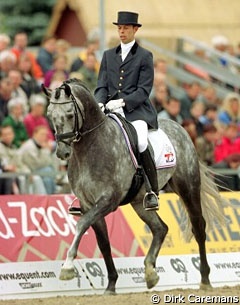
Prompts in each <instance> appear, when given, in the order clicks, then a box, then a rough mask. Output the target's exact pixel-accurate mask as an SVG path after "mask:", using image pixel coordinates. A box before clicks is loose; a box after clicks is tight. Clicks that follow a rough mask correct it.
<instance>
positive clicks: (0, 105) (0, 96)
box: [0, 77, 13, 124]
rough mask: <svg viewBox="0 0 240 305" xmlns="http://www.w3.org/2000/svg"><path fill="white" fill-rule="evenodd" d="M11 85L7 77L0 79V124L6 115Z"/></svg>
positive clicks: (11, 89)
mask: <svg viewBox="0 0 240 305" xmlns="http://www.w3.org/2000/svg"><path fill="white" fill-rule="evenodd" d="M12 92H13V85H12V82H11V80H10V79H9V78H8V77H4V78H3V79H0V124H1V123H2V121H3V119H4V118H5V117H6V116H7V115H8V107H7V105H8V101H9V100H10V99H11V95H12Z"/></svg>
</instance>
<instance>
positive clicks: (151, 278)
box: [145, 270, 159, 289]
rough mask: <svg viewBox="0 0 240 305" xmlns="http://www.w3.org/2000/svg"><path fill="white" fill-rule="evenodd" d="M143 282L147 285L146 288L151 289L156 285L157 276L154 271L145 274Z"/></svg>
mask: <svg viewBox="0 0 240 305" xmlns="http://www.w3.org/2000/svg"><path fill="white" fill-rule="evenodd" d="M145 280H146V283H147V288H148V289H151V288H153V287H154V286H156V285H157V283H158V281H159V276H158V275H157V273H156V271H154V270H152V271H151V272H148V273H146V275H145Z"/></svg>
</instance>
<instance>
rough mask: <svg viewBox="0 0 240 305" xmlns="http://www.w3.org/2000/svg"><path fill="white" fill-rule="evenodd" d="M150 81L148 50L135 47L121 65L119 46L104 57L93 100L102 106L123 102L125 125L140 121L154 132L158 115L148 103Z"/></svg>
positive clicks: (151, 62) (151, 76) (150, 69)
mask: <svg viewBox="0 0 240 305" xmlns="http://www.w3.org/2000/svg"><path fill="white" fill-rule="evenodd" d="M153 77H154V70H153V56H152V53H151V52H149V51H148V50H146V49H144V48H142V47H141V46H139V45H138V44H137V43H135V44H134V45H133V47H132V48H131V50H130V52H129V53H128V55H127V57H126V58H125V60H124V61H122V58H121V46H118V47H116V48H112V49H109V50H107V51H105V52H104V54H103V58H102V62H101V66H100V71H99V76H98V84H97V88H96V90H95V98H96V100H97V102H99V103H103V104H106V103H107V101H109V100H110V99H119V98H123V100H124V102H125V106H124V107H123V109H124V114H125V116H126V119H127V120H128V121H130V122H132V121H135V120H143V121H145V122H147V124H148V127H149V128H151V129H157V127H158V123H157V113H156V111H155V109H154V107H153V106H152V104H151V102H150V100H149V95H150V92H151V89H152V86H153Z"/></svg>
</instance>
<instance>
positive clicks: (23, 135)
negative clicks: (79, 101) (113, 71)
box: [0, 32, 240, 194]
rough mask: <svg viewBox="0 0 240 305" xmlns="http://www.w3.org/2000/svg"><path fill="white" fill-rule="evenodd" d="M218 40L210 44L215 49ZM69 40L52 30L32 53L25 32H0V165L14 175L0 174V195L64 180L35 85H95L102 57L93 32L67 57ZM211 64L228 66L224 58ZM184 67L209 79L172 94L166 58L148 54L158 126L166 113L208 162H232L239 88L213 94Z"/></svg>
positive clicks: (52, 186)
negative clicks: (80, 82) (67, 82)
mask: <svg viewBox="0 0 240 305" xmlns="http://www.w3.org/2000/svg"><path fill="white" fill-rule="evenodd" d="M218 42H219V41H215V42H214V43H215V45H214V46H215V47H216V48H217V47H218V50H220V49H221V47H219V46H218ZM70 47H71V46H70V44H69V43H68V42H67V41H65V40H64V39H56V37H53V36H51V37H45V38H44V40H43V41H42V44H41V46H39V48H38V49H37V52H35V53H32V52H31V50H30V48H29V47H28V36H27V34H26V33H24V32H19V33H16V35H15V36H14V38H13V41H12V42H11V39H10V37H9V36H8V35H6V34H0V172H2V173H15V174H17V175H13V176H7V175H5V176H4V175H0V194H19V193H39V194H51V193H56V192H58V186H59V184H60V185H61V183H62V182H61V181H65V182H67V180H66V174H65V173H66V168H67V164H66V163H62V162H60V161H58V160H57V159H56V157H55V153H54V152H55V147H56V143H55V140H54V134H53V130H52V126H51V123H50V122H49V121H48V119H47V117H46V102H47V101H46V99H45V97H44V96H43V94H42V92H41V84H45V85H46V86H47V87H49V88H52V89H54V88H56V87H58V86H59V85H61V84H62V82H63V81H64V80H66V79H68V78H69V77H77V78H79V79H81V80H83V81H84V82H85V83H86V85H87V86H88V87H89V89H90V90H91V91H92V92H94V89H95V87H96V84H97V76H98V71H99V67H100V59H101V58H100V57H99V37H98V36H94V35H92V36H89V38H88V40H87V42H86V45H85V46H84V47H83V48H81V49H80V50H79V54H77V56H76V57H71V56H70V54H69V50H70ZM229 50H230V49H229ZM224 51H225V52H226V46H225V47H224ZM229 52H230V51H229ZM232 52H233V51H232V49H231V54H232ZM198 53H199V52H198ZM200 53H201V52H200ZM235 55H236V58H239V57H240V55H239V54H238V53H237V52H236V54H235ZM198 56H202V57H205V56H206V55H205V54H202V53H201V54H198ZM206 60H207V59H206ZM218 64H221V65H223V66H224V67H225V68H226V69H231V70H233V67H232V66H228V65H227V63H226V62H224V61H223V60H222V61H220V62H219V63H218ZM185 68H186V69H187V70H188V71H189V72H191V73H194V74H195V75H197V74H198V75H200V77H202V78H204V79H205V80H208V81H209V82H208V86H205V87H203V86H202V85H201V84H200V83H198V82H196V81H193V82H192V83H186V84H182V89H183V91H182V92H183V94H181V95H176V94H175V93H174V92H172V90H171V88H170V87H169V85H168V62H167V61H166V60H165V59H163V58H154V85H153V89H152V92H151V96H150V99H151V102H152V104H153V105H154V107H155V109H156V111H157V113H158V122H159V125H160V126H161V120H162V119H165V118H167V119H171V120H174V121H176V122H177V123H179V124H181V125H182V126H183V127H184V128H185V129H186V131H187V132H188V133H189V135H190V137H191V139H192V141H193V143H194V145H195V147H196V150H197V153H198V155H199V158H200V159H201V160H202V162H204V163H205V164H206V165H207V166H211V167H214V168H221V169H222V168H230V169H238V167H239V166H240V96H239V94H238V93H236V92H234V88H231V89H233V90H232V91H231V92H230V93H228V94H226V96H225V97H224V98H223V99H220V98H219V97H218V95H217V92H216V89H215V88H214V86H213V85H212V82H211V80H210V78H209V75H206V74H205V72H204V71H195V70H193V69H192V67H191V66H186V67H185ZM235 72H236V71H235ZM59 171H62V172H63V175H60V176H58V174H57V173H59ZM21 174H22V175H21ZM63 177H64V178H63ZM230 178H231V179H225V181H224V185H225V186H226V187H229V188H231V189H239V184H240V183H239V179H238V176H236V175H235V176H231V177H230ZM59 181H60V182H59Z"/></svg>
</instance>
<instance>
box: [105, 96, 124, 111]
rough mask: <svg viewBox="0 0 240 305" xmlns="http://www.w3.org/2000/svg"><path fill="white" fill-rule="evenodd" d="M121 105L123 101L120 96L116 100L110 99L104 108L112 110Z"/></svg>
mask: <svg viewBox="0 0 240 305" xmlns="http://www.w3.org/2000/svg"><path fill="white" fill-rule="evenodd" d="M123 106H125V103H124V101H123V99H122V98H120V99H118V100H111V101H109V102H108V103H107V104H106V108H107V109H108V110H110V111H114V110H116V109H118V108H120V107H123Z"/></svg>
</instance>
